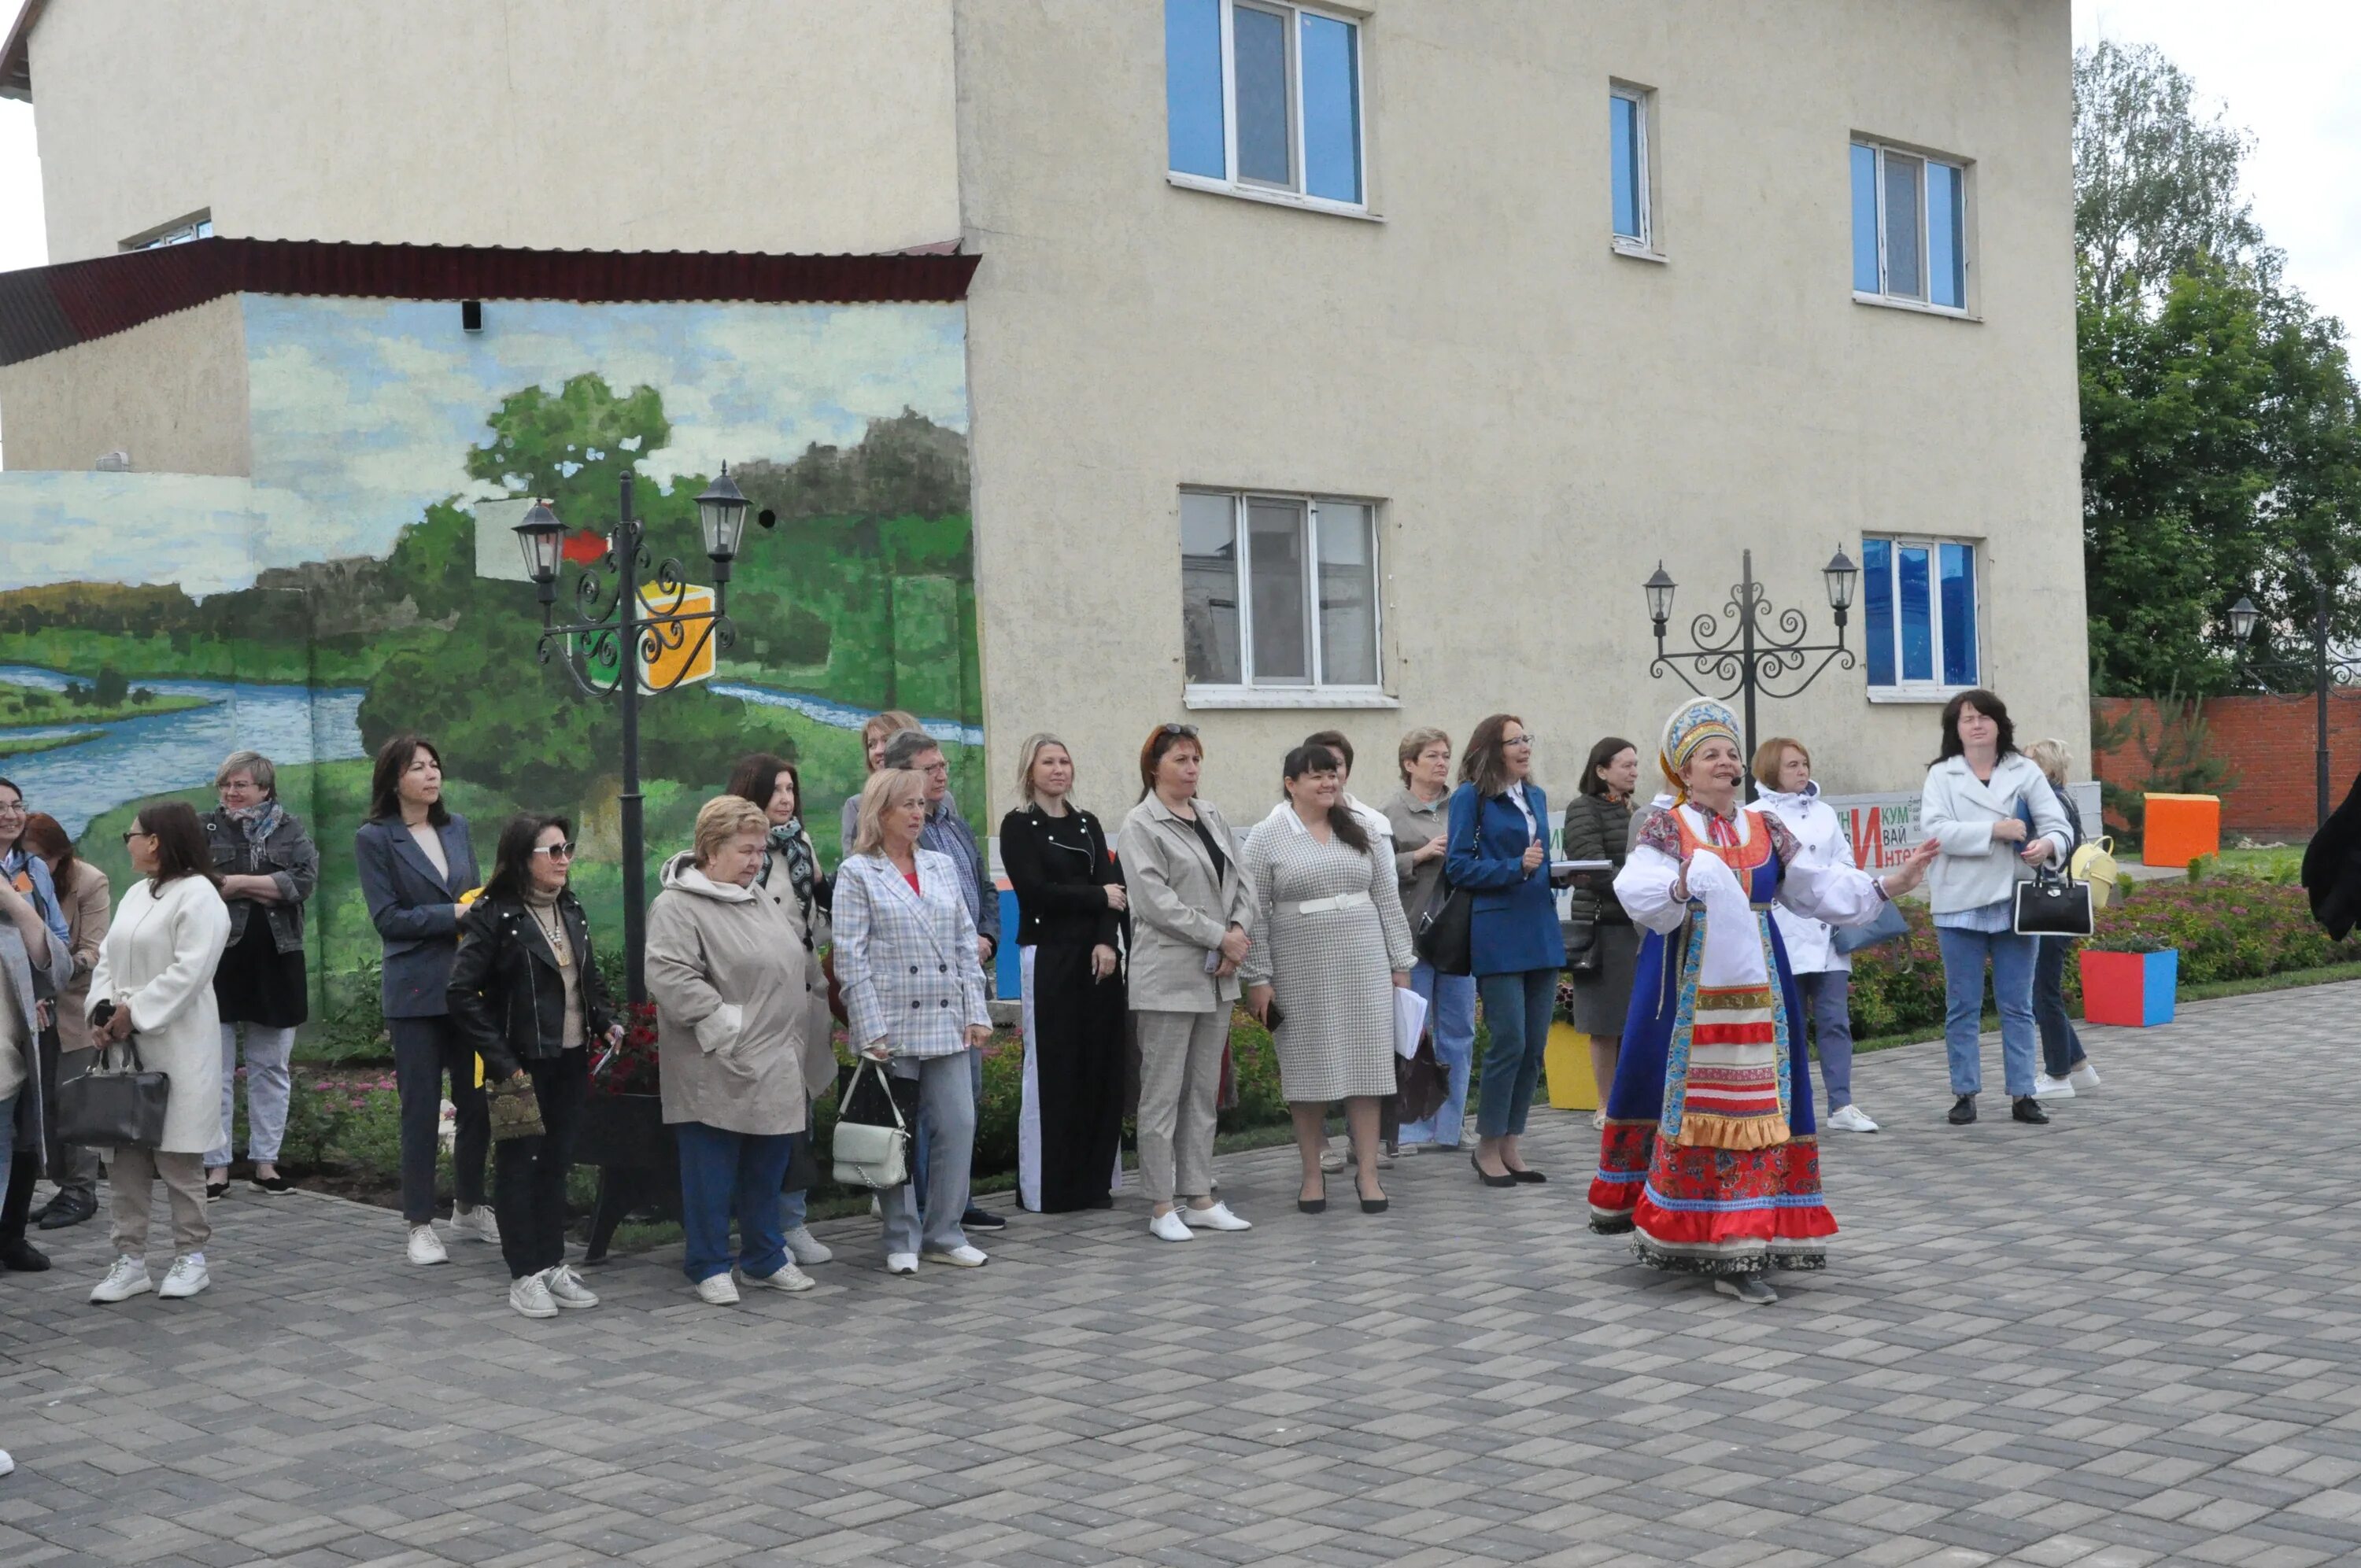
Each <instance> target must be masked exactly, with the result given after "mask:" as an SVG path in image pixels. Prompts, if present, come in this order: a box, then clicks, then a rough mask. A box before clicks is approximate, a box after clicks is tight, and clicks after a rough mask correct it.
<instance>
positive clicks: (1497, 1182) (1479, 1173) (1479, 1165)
mask: <svg viewBox="0 0 2361 1568" xmlns="http://www.w3.org/2000/svg"><path fill="white" fill-rule="evenodd" d="M1467 1163H1468V1164H1469V1165H1472V1166H1474V1167H1475V1168H1476V1179H1477V1180H1478V1181H1480V1182H1482V1183H1483V1184H1484V1185H1485V1186H1487V1187H1514V1186H1515V1185H1516V1184H1517V1179H1516V1178H1515V1177H1513V1176H1494V1175H1493V1174H1492V1173H1491V1172H1489V1171H1488V1170H1486V1169H1485V1168H1484V1162H1483V1161H1481V1160H1479V1159H1477V1157H1475V1156H1474V1155H1472V1154H1471V1155H1469V1156H1468V1157H1467Z"/></svg>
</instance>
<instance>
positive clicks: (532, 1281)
mask: <svg viewBox="0 0 2361 1568" xmlns="http://www.w3.org/2000/svg"><path fill="white" fill-rule="evenodd" d="M509 1305H510V1306H511V1307H514V1308H515V1309H516V1310H518V1311H519V1312H522V1314H524V1315H525V1316H526V1317H528V1318H554V1317H555V1316H557V1302H556V1300H555V1298H553V1297H552V1296H551V1295H550V1293H549V1281H547V1280H546V1279H544V1278H543V1277H541V1276H540V1275H538V1274H528V1275H526V1276H525V1277H523V1278H522V1279H511V1280H510V1281H509Z"/></svg>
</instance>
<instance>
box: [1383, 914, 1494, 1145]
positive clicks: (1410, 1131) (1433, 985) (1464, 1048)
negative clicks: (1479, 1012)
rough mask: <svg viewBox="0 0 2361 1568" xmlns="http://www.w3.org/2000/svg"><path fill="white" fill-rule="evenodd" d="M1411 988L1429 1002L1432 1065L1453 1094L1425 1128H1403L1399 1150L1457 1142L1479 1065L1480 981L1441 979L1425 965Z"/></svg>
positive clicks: (1422, 1125) (1416, 973)
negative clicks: (1469, 1083)
mask: <svg viewBox="0 0 2361 1568" xmlns="http://www.w3.org/2000/svg"><path fill="white" fill-rule="evenodd" d="M1410 988H1411V990H1412V991H1415V992H1418V993H1419V994H1420V995H1421V996H1423V997H1424V998H1426V1004H1427V1007H1428V1009H1429V1014H1428V1021H1429V1022H1430V1023H1431V1024H1432V1025H1433V1028H1434V1059H1435V1060H1436V1061H1437V1062H1440V1063H1441V1064H1442V1065H1443V1069H1444V1071H1445V1072H1446V1073H1448V1074H1449V1075H1450V1079H1451V1094H1450V1097H1449V1098H1448V1099H1446V1100H1444V1102H1443V1108H1442V1109H1441V1110H1439V1111H1437V1112H1435V1113H1434V1114H1433V1115H1432V1116H1429V1117H1428V1118H1427V1119H1426V1120H1425V1121H1423V1122H1404V1123H1403V1124H1401V1127H1400V1130H1399V1131H1397V1132H1396V1133H1395V1135H1394V1143H1395V1146H1397V1147H1400V1148H1408V1147H1409V1146H1411V1145H1412V1144H1430V1143H1444V1144H1455V1143H1457V1142H1458V1141H1459V1133H1460V1129H1461V1128H1462V1127H1463V1126H1465V1125H1466V1121H1467V1072H1468V1069H1470V1068H1472V1067H1473V1066H1475V1064H1476V977H1475V976H1474V975H1472V974H1437V973H1436V972H1435V970H1434V966H1433V964H1431V963H1427V962H1425V961H1424V960H1421V961H1420V962H1419V963H1417V964H1416V965H1413V966H1412V967H1411V971H1410Z"/></svg>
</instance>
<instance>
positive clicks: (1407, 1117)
mask: <svg viewBox="0 0 2361 1568" xmlns="http://www.w3.org/2000/svg"><path fill="white" fill-rule="evenodd" d="M1450 1098H1451V1073H1450V1070H1449V1069H1446V1068H1445V1067H1444V1065H1443V1064H1442V1063H1441V1062H1439V1061H1437V1060H1436V1059H1435V1058H1434V1031H1433V1030H1432V1029H1428V1030H1426V1031H1424V1032H1423V1033H1422V1034H1421V1035H1420V1036H1419V1037H1418V1051H1417V1054H1415V1055H1413V1056H1410V1057H1403V1056H1400V1055H1397V1056H1396V1057H1395V1058H1394V1105H1395V1115H1396V1117H1397V1118H1398V1119H1399V1120H1400V1121H1403V1122H1423V1121H1425V1120H1427V1119H1428V1118H1429V1117H1431V1116H1433V1114H1434V1113H1436V1112H1438V1111H1440V1110H1442V1109H1443V1102H1444V1101H1446V1100H1448V1099H1450Z"/></svg>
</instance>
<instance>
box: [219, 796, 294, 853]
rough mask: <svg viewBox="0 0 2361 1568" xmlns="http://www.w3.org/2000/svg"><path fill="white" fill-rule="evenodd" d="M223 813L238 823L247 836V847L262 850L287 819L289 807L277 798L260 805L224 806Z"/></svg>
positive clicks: (241, 831)
mask: <svg viewBox="0 0 2361 1568" xmlns="http://www.w3.org/2000/svg"><path fill="white" fill-rule="evenodd" d="M222 812H223V815H225V816H226V817H228V818H229V819H230V820H231V821H232V822H235V823H236V824H237V830H238V832H239V833H241V834H243V835H244V836H245V838H246V844H247V848H248V849H250V850H260V849H261V848H262V846H263V845H265V844H267V843H269V841H270V836H271V835H272V834H273V833H276V832H277V831H279V825H280V823H282V822H284V821H286V820H287V808H286V807H284V806H280V804H279V802H278V801H276V800H266V801H264V802H263V803H262V804H261V805H260V806H224V807H223V808H222Z"/></svg>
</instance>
